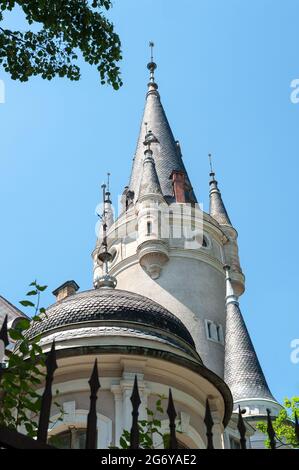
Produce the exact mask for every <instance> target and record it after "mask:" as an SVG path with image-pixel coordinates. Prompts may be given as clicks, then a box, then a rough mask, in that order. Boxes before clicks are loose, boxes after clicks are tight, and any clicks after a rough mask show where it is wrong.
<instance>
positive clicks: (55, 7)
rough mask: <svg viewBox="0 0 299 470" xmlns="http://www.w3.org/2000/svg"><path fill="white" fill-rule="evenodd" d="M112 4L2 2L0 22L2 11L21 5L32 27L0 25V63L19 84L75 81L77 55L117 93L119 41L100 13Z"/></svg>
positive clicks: (58, 0)
mask: <svg viewBox="0 0 299 470" xmlns="http://www.w3.org/2000/svg"><path fill="white" fill-rule="evenodd" d="M111 6H112V2H111V0H92V1H89V0H2V1H1V6H0V22H1V21H3V19H4V12H8V11H11V10H13V9H15V8H18V7H19V8H20V9H21V10H22V11H23V13H24V15H25V18H26V20H27V22H28V24H29V25H30V26H31V29H29V30H28V31H25V32H21V31H12V30H10V29H5V28H2V27H0V65H2V66H3V68H4V70H5V71H6V72H8V73H9V74H10V75H11V78H12V79H14V80H20V81H22V82H23V81H27V80H28V79H29V78H30V77H31V76H33V75H40V76H41V77H42V78H45V79H48V80H51V79H52V78H54V77H55V76H59V77H65V76H66V77H67V78H69V79H70V80H79V78H80V67H79V66H78V59H79V57H78V53H81V55H82V57H83V59H84V60H85V61H86V62H87V63H89V64H91V65H95V66H97V70H98V72H99V74H100V80H101V83H102V84H104V83H109V84H111V85H112V86H113V88H114V89H116V90H117V89H118V88H119V87H120V86H121V85H122V82H121V79H120V72H119V67H117V65H116V64H117V62H118V61H119V60H120V59H121V58H122V57H121V50H120V39H119V37H118V35H117V34H116V33H115V32H114V27H113V24H112V23H111V22H110V21H109V20H108V19H107V18H106V17H105V14H104V12H105V11H108V10H109V9H110V8H111ZM5 19H6V18H5ZM0 24H1V23H0Z"/></svg>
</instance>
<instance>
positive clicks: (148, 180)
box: [136, 130, 169, 279]
mask: <svg viewBox="0 0 299 470" xmlns="http://www.w3.org/2000/svg"><path fill="white" fill-rule="evenodd" d="M153 144H159V141H158V139H157V138H156V136H155V135H154V134H153V132H152V131H151V130H149V131H148V132H147V133H146V136H145V139H144V146H145V152H144V161H143V169H142V176H141V181H140V187H139V195H138V200H137V203H136V214H137V227H138V229H137V233H138V235H137V255H138V260H139V263H140V265H141V266H142V267H143V268H144V269H145V271H146V272H147V273H148V274H149V275H150V276H151V278H152V279H157V278H158V277H159V276H160V272H161V269H162V267H163V265H164V264H165V263H166V262H167V261H168V259H169V256H168V243H167V241H166V240H163V239H162V237H161V214H163V206H164V207H165V206H166V202H165V200H164V198H163V195H162V190H161V186H160V182H159V179H158V175H157V172H156V166H155V161H154V158H153V151H152V149H151V146H152V145H153Z"/></svg>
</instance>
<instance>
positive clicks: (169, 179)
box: [28, 58, 279, 448]
mask: <svg viewBox="0 0 299 470" xmlns="http://www.w3.org/2000/svg"><path fill="white" fill-rule="evenodd" d="M156 67H157V66H156V64H155V63H154V61H153V58H151V61H150V63H149V64H148V69H149V71H150V79H149V83H148V90H147V94H146V101H145V109H144V114H143V118H142V122H141V126H140V134H139V137H138V142H137V148H136V153H135V157H134V160H133V165H132V171H131V176H130V180H129V183H128V185H127V186H126V187H125V190H124V192H123V195H122V210H121V213H120V214H119V215H118V217H117V218H114V216H113V209H112V204H111V198H110V191H109V181H108V185H107V186H106V185H103V186H102V189H103V212H102V214H100V217H101V225H100V230H99V236H98V240H97V243H96V247H95V249H94V251H93V253H92V257H93V263H94V265H93V274H94V278H93V286H94V289H90V290H87V291H84V292H77V291H78V289H79V286H78V285H77V284H76V283H75V282H74V281H67V282H66V283H64V284H63V285H62V286H60V287H58V288H57V289H55V291H54V292H53V293H54V295H55V296H56V302H55V303H54V304H53V305H51V306H50V307H49V308H48V309H47V312H46V314H45V315H44V316H43V321H42V322H38V323H36V324H33V325H32V326H31V328H30V330H29V332H28V335H29V337H30V338H35V337H38V338H39V344H40V345H41V347H42V348H43V350H44V351H49V349H50V348H51V344H52V342H53V341H55V345H56V350H57V357H58V362H59V367H58V370H57V371H56V372H55V387H56V389H57V390H59V397H58V398H57V401H58V403H59V404H60V405H61V406H62V407H63V409H64V411H65V413H64V415H63V420H62V422H60V421H59V419H57V410H56V415H55V410H54V411H53V410H52V411H53V412H52V418H51V420H52V421H53V422H54V423H56V424H55V425H54V427H53V429H51V435H52V436H56V437H57V436H58V437H59V436H60V438H62V439H65V440H67V442H70V437H72V436H73V433H75V434H74V436H73V437H74V439H75V441H76V442H77V443H79V441H80V430H82V427H83V428H84V426H85V425H86V424H85V423H86V417H87V414H88V407H89V388H88V378H89V373H90V370H91V367H92V365H93V364H94V361H95V359H98V363H99V369H100V382H101V389H100V391H99V398H98V400H97V405H96V406H97V420H98V421H97V423H98V429H99V430H100V431H99V432H98V447H100V448H107V447H109V446H111V445H112V446H113V445H116V446H118V445H119V442H120V437H121V436H122V432H123V430H124V429H125V430H128V429H129V428H130V425H131V418H132V416H131V412H132V405H131V401H130V396H131V393H132V389H133V385H134V380H135V376H136V375H137V377H138V384H139V392H140V397H141V405H140V415H139V416H140V418H141V419H145V418H146V416H147V409H148V408H149V409H152V410H153V409H154V406H155V403H156V400H157V394H159V395H165V394H167V393H168V390H169V387H171V389H172V393H173V397H174V402H175V407H176V411H177V413H178V416H179V419H180V422H181V426H182V432H180V435H179V441H180V445H181V446H183V447H189V448H205V447H206V446H207V435H206V428H205V425H204V423H205V410H206V404H207V401H208V403H209V406H210V408H211V413H212V416H213V421H214V425H213V440H214V446H215V447H216V448H230V447H234V444H233V441H232V440H233V439H234V436H235V434H234V433H235V432H236V427H237V424H236V415H235V416H233V417H232V409H233V397H234V401H235V403H234V406H237V405H239V404H240V405H241V406H242V407H245V409H246V415H247V417H248V419H252V420H253V423H255V422H256V420H257V419H259V417H260V416H263V413H264V410H265V407H271V410H272V412H273V413H274V412H275V411H277V410H278V409H279V405H278V404H277V402H276V401H275V399H274V398H273V396H272V395H271V392H270V390H269V388H268V385H267V383H266V380H265V377H264V375H263V372H262V370H261V367H260V364H259V362H258V359H257V356H256V354H255V351H254V348H253V345H252V342H251V340H250V337H249V333H248V331H247V329H246V326H245V323H244V320H243V317H242V314H241V311H240V308H239V303H238V297H237V296H239V295H241V294H242V292H243V291H244V276H243V274H242V270H241V266H240V262H239V256H238V244H237V231H236V230H235V228H234V227H233V225H232V223H231V221H230V218H229V215H228V212H227V211H226V209H225V206H224V203H223V200H222V196H221V193H220V190H219V188H218V183H217V181H216V180H215V173H214V171H213V169H212V168H211V174H210V176H211V181H210V211H209V213H207V212H205V211H203V210H202V207H201V206H200V205H199V204H198V202H197V199H196V196H195V194H194V191H193V189H192V184H191V180H190V178H189V176H188V173H187V171H186V168H185V165H184V163H183V159H182V152H181V148H180V145H179V143H178V142H177V141H176V140H175V139H174V136H173V133H172V131H171V128H170V125H169V123H168V120H167V118H166V114H165V111H164V109H163V106H162V103H161V98H160V94H159V93H158V85H157V83H156V81H155V76H154V72H155V70H156ZM225 265H230V266H231V270H230V274H229V275H228V270H227V269H226V273H225V272H224V269H223V267H224V266H225ZM225 380H226V381H227V383H225ZM232 395H233V397H232ZM160 412H161V411H160ZM161 415H162V416H161V426H162V432H169V427H168V425H169V423H168V421H167V414H166V410H165V409H164V410H163V409H162V412H161ZM59 416H60V415H59ZM231 417H232V418H231ZM159 419H160V418H159ZM163 426H164V427H163ZM247 428H248V429H247V436H250V435H252V434H253V433H254V429H253V428H251V426H249V425H248V424H247ZM249 428H250V429H249ZM73 437H72V439H73ZM64 442H66V441H64ZM248 444H250V443H248ZM160 445H161V443H160ZM248 447H250V445H248Z"/></svg>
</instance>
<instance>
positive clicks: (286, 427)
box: [256, 397, 299, 448]
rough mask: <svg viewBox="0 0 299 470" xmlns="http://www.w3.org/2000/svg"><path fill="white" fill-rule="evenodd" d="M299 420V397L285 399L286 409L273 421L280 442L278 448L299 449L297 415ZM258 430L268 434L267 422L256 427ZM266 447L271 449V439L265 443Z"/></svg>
mask: <svg viewBox="0 0 299 470" xmlns="http://www.w3.org/2000/svg"><path fill="white" fill-rule="evenodd" d="M296 413H297V416H298V418H299V397H292V398H291V399H289V398H285V400H284V408H283V409H282V410H281V411H280V412H279V414H278V416H277V417H276V418H275V419H274V420H273V429H274V431H275V434H276V440H277V441H278V445H277V447H281V446H286V445H288V446H291V447H294V448H299V442H298V440H297V438H296V434H295V427H294V420H295V414H296ZM256 427H257V429H258V430H259V431H261V432H262V433H264V434H267V422H261V423H258V424H257V425H256ZM265 445H266V447H268V448H269V447H270V441H269V439H266V441H265Z"/></svg>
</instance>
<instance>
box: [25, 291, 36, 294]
mask: <svg viewBox="0 0 299 470" xmlns="http://www.w3.org/2000/svg"><path fill="white" fill-rule="evenodd" d="M26 295H37V291H36V290H30V291H29V292H27V294H26Z"/></svg>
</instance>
